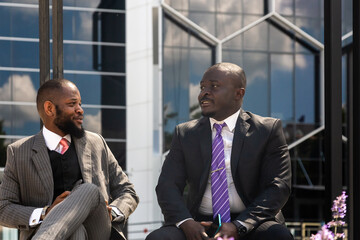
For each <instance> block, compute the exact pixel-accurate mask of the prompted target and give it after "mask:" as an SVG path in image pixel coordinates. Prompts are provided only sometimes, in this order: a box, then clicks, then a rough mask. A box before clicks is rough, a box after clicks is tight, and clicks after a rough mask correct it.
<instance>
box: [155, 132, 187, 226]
mask: <svg viewBox="0 0 360 240" xmlns="http://www.w3.org/2000/svg"><path fill="white" fill-rule="evenodd" d="M184 161H185V160H184V154H183V151H182V147H181V142H180V134H179V127H178V126H177V127H176V129H175V133H174V136H173V139H172V143H171V148H170V151H169V153H168V155H167V157H166V159H165V161H164V164H163V167H162V170H161V174H160V177H159V180H158V184H157V186H156V194H157V198H158V202H159V205H160V208H161V211H162V213H163V215H164V218H165V223H166V224H176V223H178V222H180V221H182V220H184V219H186V218H191V217H192V216H191V214H190V212H189V210H188V209H187V207H186V205H185V202H184V198H183V192H184V188H185V186H186V179H187V175H186V168H185V162H184Z"/></svg>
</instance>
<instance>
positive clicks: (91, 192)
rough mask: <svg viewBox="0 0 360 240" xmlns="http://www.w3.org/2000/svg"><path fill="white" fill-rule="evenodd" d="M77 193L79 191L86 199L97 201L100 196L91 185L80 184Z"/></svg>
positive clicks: (93, 185) (97, 190)
mask: <svg viewBox="0 0 360 240" xmlns="http://www.w3.org/2000/svg"><path fill="white" fill-rule="evenodd" d="M78 191H81V193H82V194H83V195H85V196H87V197H88V198H94V199H98V198H99V196H100V195H101V194H100V190H99V188H98V186H96V185H95V184H92V183H83V184H81V185H80V186H79V188H78Z"/></svg>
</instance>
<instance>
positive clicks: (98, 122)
mask: <svg viewBox="0 0 360 240" xmlns="http://www.w3.org/2000/svg"><path fill="white" fill-rule="evenodd" d="M83 109H84V114H85V115H84V128H85V129H86V130H89V131H92V132H96V133H100V134H102V135H103V137H104V138H118V139H125V138H126V131H125V126H126V115H125V114H126V112H125V110H122V109H100V108H87V107H86V105H85V106H83Z"/></svg>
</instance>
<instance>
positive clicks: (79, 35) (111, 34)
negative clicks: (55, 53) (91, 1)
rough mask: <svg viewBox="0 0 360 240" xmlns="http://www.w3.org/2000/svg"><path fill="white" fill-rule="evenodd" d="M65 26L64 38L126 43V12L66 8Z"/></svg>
mask: <svg viewBox="0 0 360 240" xmlns="http://www.w3.org/2000/svg"><path fill="white" fill-rule="evenodd" d="M64 26H71V27H64V40H82V41H95V42H113V43H125V14H124V13H107V12H86V11H73V10H64ZM115 29H116V31H115Z"/></svg>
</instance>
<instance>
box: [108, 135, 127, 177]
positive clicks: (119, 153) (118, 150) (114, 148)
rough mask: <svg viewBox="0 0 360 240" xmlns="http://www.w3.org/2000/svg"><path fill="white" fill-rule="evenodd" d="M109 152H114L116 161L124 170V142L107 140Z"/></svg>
mask: <svg viewBox="0 0 360 240" xmlns="http://www.w3.org/2000/svg"><path fill="white" fill-rule="evenodd" d="M106 143H107V145H108V146H109V148H110V150H111V152H112V153H113V154H114V157H115V158H116V160H117V161H118V163H119V165H120V167H122V168H123V169H124V170H125V169H126V143H125V142H111V141H107V142H106Z"/></svg>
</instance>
